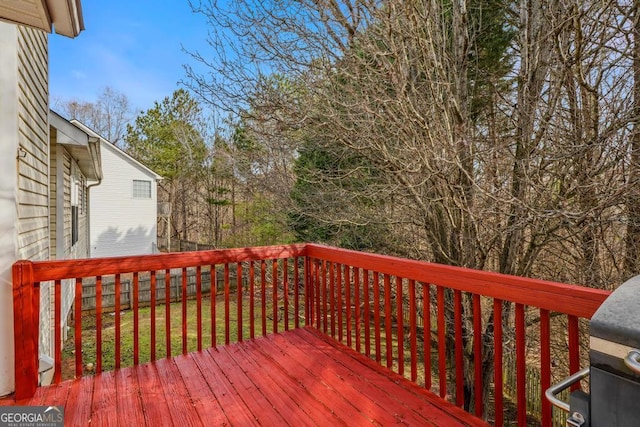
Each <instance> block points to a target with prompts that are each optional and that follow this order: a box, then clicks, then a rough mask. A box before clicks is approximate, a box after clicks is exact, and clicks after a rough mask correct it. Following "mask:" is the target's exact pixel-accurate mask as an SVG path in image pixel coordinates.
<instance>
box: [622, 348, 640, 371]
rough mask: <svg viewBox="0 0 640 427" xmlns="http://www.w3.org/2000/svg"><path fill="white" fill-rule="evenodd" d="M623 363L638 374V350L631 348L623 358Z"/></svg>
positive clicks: (639, 355) (639, 364) (639, 360)
mask: <svg viewBox="0 0 640 427" xmlns="http://www.w3.org/2000/svg"><path fill="white" fill-rule="evenodd" d="M624 364H625V365H627V368H629V369H631V370H632V371H633V372H635V373H636V374H640V350H631V351H630V352H629V353H628V354H627V356H626V357H625V358H624Z"/></svg>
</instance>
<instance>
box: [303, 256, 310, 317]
mask: <svg viewBox="0 0 640 427" xmlns="http://www.w3.org/2000/svg"><path fill="white" fill-rule="evenodd" d="M310 268H311V263H310V262H309V255H305V256H304V325H305V326H309V325H310V324H311V320H310V319H311V318H310V314H309V313H310V307H311V279H310V274H309V270H310Z"/></svg>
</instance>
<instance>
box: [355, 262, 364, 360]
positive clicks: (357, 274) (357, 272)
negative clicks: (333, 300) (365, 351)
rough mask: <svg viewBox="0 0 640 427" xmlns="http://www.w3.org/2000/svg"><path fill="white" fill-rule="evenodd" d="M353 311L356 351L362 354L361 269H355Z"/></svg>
mask: <svg viewBox="0 0 640 427" xmlns="http://www.w3.org/2000/svg"><path fill="white" fill-rule="evenodd" d="M353 311H354V332H355V340H356V351H357V352H358V353H359V352H360V335H361V333H362V330H361V326H360V269H358V268H354V269H353Z"/></svg>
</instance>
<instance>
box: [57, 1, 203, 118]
mask: <svg viewBox="0 0 640 427" xmlns="http://www.w3.org/2000/svg"><path fill="white" fill-rule="evenodd" d="M82 7H83V15H84V22H85V28H86V29H85V31H83V32H82V33H81V34H80V36H78V37H77V38H75V39H69V38H66V37H63V36H60V35H56V34H53V35H51V36H50V37H49V49H50V50H49V72H50V82H49V84H50V91H51V103H52V105H53V106H54V108H55V102H56V100H57V99H61V98H62V99H78V100H83V101H95V100H96V98H97V97H98V95H99V94H100V93H101V92H102V89H103V88H104V87H106V86H111V87H112V88H114V89H115V90H116V91H118V92H122V93H124V94H126V95H127V96H128V97H129V100H130V101H131V104H132V106H133V107H135V108H136V109H138V110H146V109H148V108H150V107H151V106H152V105H153V101H156V100H160V99H162V98H164V97H165V96H169V95H171V93H172V92H173V91H174V90H175V89H177V88H178V87H179V86H178V82H179V81H180V80H181V79H183V78H184V70H183V67H182V66H183V64H185V63H191V62H192V61H191V60H190V58H189V56H188V55H187V54H186V53H184V52H183V51H182V47H181V46H184V47H186V48H187V49H189V50H201V51H204V49H206V36H207V26H206V22H205V18H204V17H203V16H201V15H195V14H193V13H192V12H191V9H190V7H189V5H188V3H187V1H186V0H170V1H157V0H155V1H150V0H128V1H124V0H109V1H102V0H84V1H83V2H82ZM192 65H195V64H192Z"/></svg>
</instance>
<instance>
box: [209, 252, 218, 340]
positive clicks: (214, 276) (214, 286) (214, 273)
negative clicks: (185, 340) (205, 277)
mask: <svg viewBox="0 0 640 427" xmlns="http://www.w3.org/2000/svg"><path fill="white" fill-rule="evenodd" d="M210 268H211V273H210V277H211V298H210V299H209V302H210V303H211V307H210V311H211V347H215V346H216V345H217V344H218V343H217V341H218V340H217V335H218V334H217V329H216V327H217V324H216V323H217V322H216V316H217V313H216V304H217V302H218V270H217V269H216V266H215V265H214V264H212V265H211V267H210Z"/></svg>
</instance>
